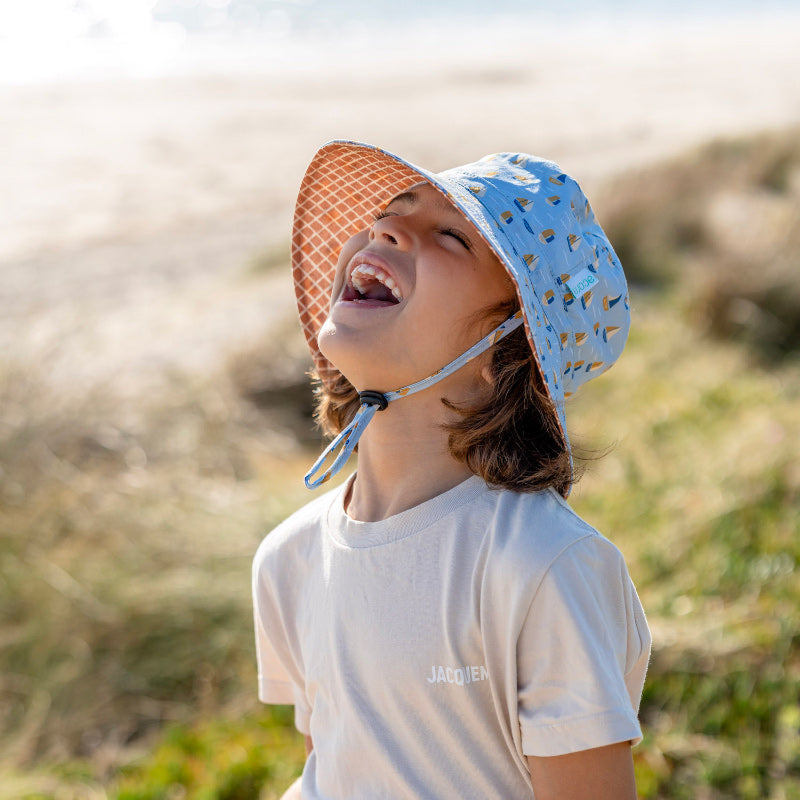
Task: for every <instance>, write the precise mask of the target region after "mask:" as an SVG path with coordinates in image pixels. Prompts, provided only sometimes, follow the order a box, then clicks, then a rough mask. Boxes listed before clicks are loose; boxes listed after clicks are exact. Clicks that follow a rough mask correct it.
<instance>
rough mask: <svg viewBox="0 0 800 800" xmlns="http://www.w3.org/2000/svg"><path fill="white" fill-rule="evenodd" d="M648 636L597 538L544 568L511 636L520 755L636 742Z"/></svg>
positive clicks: (610, 551)
mask: <svg viewBox="0 0 800 800" xmlns="http://www.w3.org/2000/svg"><path fill="white" fill-rule="evenodd" d="M649 657H650V632H649V630H648V627H647V622H646V619H645V616H644V611H643V610H642V606H641V603H640V602H639V598H638V596H637V594H636V589H635V588H634V586H633V583H632V581H631V579H630V576H629V575H628V570H627V568H626V566H625V562H624V560H623V558H622V555H621V554H620V552H619V550H617V548H616V547H614V545H612V544H611V543H610V542H609V541H608V540H607V539H605V538H603V537H602V536H600V535H598V534H593V535H590V536H587V537H585V538H583V539H580V540H578V541H577V542H574V543H573V544H571V545H570V546H568V547H567V548H566V549H565V550H564V551H562V552H561V554H560V555H559V556H558V557H557V558H556V559H555V561H554V562H553V563H552V564H551V565H550V568H549V569H548V570H547V572H546V573H545V575H544V577H543V579H542V582H541V584H540V586H539V588H538V589H537V591H536V594H535V596H534V598H533V601H532V603H531V606H530V609H529V611H528V614H527V617H526V619H525V623H524V625H523V628H522V630H521V632H520V636H519V639H518V642H517V682H518V686H517V693H518V712H519V722H520V728H521V733H522V747H523V752H524V753H525V755H532V756H555V755H562V754H564V753H570V752H576V751H579V750H586V749H589V748H593V747H602V746H604V745H609V744H614V743H616V742H622V741H628V740H630V741H631V742H632V743H633V744H637V743H638V742H640V741H641V729H640V727H639V722H638V720H637V712H638V708H639V701H640V698H641V693H642V687H643V684H644V676H645V671H646V669H647V662H648V660H649Z"/></svg>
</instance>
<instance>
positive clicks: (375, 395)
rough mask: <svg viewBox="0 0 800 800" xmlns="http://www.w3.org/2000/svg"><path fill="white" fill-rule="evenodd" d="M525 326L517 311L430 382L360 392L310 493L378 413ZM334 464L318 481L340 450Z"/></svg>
mask: <svg viewBox="0 0 800 800" xmlns="http://www.w3.org/2000/svg"><path fill="white" fill-rule="evenodd" d="M522 323H523V318H522V311H517V312H516V313H514V314H512V315H511V316H510V317H509V318H508V319H507V320H506V321H505V322H503V323H502V324H500V325H498V326H497V327H496V328H495V329H494V330H493V331H492V332H491V333H490V334H488V335H487V336H484V337H483V339H481V340H480V341H479V342H476V343H475V344H474V345H472V347H470V348H469V350H467V351H466V352H465V353H462V354H461V355H460V356H459V357H458V358H456V359H455V360H453V361H451V362H450V363H449V364H447V365H446V366H444V367H442V368H441V369H438V370H436V372H434V373H433V375H431V376H430V377H428V378H423V379H422V380H421V381H417V382H416V383H412V384H411V385H409V386H404V387H403V388H402V389H397V390H396V391H394V392H383V393H381V392H373V391H365V392H359V393H358V396H359V398H360V399H361V406H360V407H359V409H358V411H356V414H355V416H354V417H353V419H352V420H351V421H350V422H349V423H348V424H347V425H346V426H345V427H344V428H343V429H342V431H341V433H339V435H338V436H337V437H336V438H335V439H334V440H333V441H332V442H331V443H330V444H329V445H328V446H327V447H326V448H325V450H324V451H323V452H322V455H321V456H320V457H319V458H318V459H317V460H316V461H315V462H314V466H313V467H311V469H310V470H309V471H308V473H307V474H306V477H305V482H306V486H307V487H308V488H309V489H316V488H317V487H318V486H321V485H322V484H323V483H325V481H327V480H328V479H330V478H331V477H332V476H333V475H335V474H336V473H337V472H338V471H339V470H340V469H341V468H342V467H343V466H344V465H345V463H346V462H347V460H348V459H349V458H350V456H351V455H352V453H353V450H355V448H356V445H357V444H358V440H359V439H360V438H361V434H362V433H364V429H365V428H366V427H367V425H369V423H370V421H371V420H372V418H373V417H374V416H375V413H376V412H377V411H383V410H384V409H385V408H386V406H388V405H389V403H390V402H392V401H393V400H399V399H400V398H401V397H408V395H410V394H414V393H415V392H419V391H421V390H422V389H427V388H428V387H429V386H433V385H434V384H435V383H438V382H439V381H440V380H442V379H443V378H446V377H447V376H448V375H452V374H453V373H454V372H456V370H459V369H461V367H463V366H464V364H466V363H468V362H469V361H472V359H473V358H475V356H478V355H480V354H481V353H483V352H484V351H486V350H488V349H489V348H490V347H491V346H492V345H494V344H496V343H497V342H499V341H500V340H501V339H502V338H503V337H505V336H508V334H509V333H511V331H514V330H516V329H517V328H519V326H520V325H522ZM339 448H341V449H340V450H339V452H338V453H337V455H336V457H335V458H334V460H333V463H332V464H331V465H330V467H329V468H328V469H327V470H326V471H325V472H323V473H322V475H320V476H319V477H318V478H314V476H315V475H317V474H318V473H319V471H320V470H321V469H322V466H323V464H324V463H325V461H326V460H327V458H328V456H330V455H331V454H332V453H334V452H335V451H336V450H337V449H339Z"/></svg>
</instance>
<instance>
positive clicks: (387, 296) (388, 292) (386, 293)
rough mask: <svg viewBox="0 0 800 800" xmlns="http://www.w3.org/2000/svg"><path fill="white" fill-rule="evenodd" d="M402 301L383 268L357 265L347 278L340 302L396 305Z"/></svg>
mask: <svg viewBox="0 0 800 800" xmlns="http://www.w3.org/2000/svg"><path fill="white" fill-rule="evenodd" d="M402 299H403V295H402V293H401V292H400V288H399V287H398V285H397V283H396V282H395V280H394V278H392V276H391V275H389V273H388V272H386V270H385V269H383V267H378V266H375V265H374V264H367V263H362V264H357V265H356V266H355V267H353V269H352V270H351V271H350V275H349V276H348V278H347V283H346V284H345V288H344V292H343V293H342V300H346V301H350V302H358V301H372V302H378V303H387V304H388V305H396V304H397V303H399V302H400V301H401V300H402Z"/></svg>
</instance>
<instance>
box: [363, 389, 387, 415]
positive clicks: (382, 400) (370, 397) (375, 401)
mask: <svg viewBox="0 0 800 800" xmlns="http://www.w3.org/2000/svg"><path fill="white" fill-rule="evenodd" d="M358 396H359V398H360V400H361V403H362V405H364V404H366V405H368V406H378V411H383V409H384V408H386V406H388V405H389V401H388V400H387V399H386V396H385V395H383V394H381V393H380V392H371V391H366V392H359V393H358Z"/></svg>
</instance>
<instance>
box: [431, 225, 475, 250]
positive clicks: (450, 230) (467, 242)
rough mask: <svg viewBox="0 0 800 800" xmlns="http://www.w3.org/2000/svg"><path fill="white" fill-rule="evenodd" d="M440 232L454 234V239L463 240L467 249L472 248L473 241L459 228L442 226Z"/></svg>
mask: <svg viewBox="0 0 800 800" xmlns="http://www.w3.org/2000/svg"><path fill="white" fill-rule="evenodd" d="M439 233H443V234H444V235H445V236H452V237H453V238H454V239H457V240H458V241H459V242H461V244H462V245H464V247H465V248H466V249H467V250H472V243H471V242H470V240H469V239H468V238H467V237H466V236H465V235H464V234H463V233H462V232H461V231H460V230H458V229H457V228H442V229H441V230H440V231H439Z"/></svg>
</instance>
